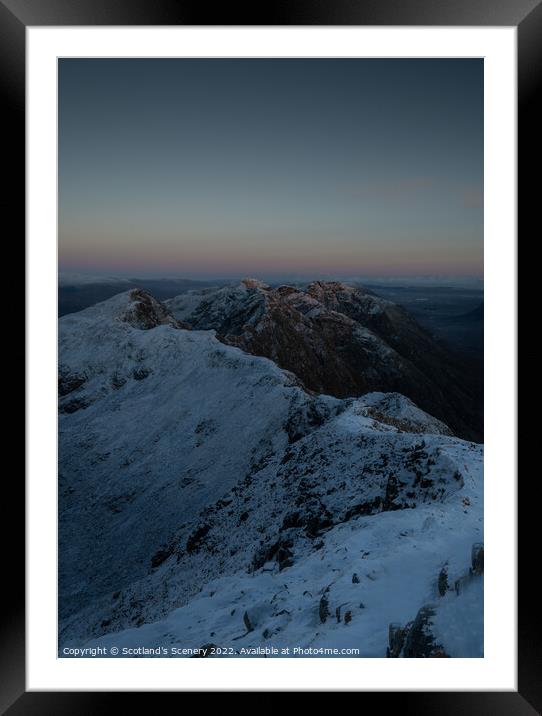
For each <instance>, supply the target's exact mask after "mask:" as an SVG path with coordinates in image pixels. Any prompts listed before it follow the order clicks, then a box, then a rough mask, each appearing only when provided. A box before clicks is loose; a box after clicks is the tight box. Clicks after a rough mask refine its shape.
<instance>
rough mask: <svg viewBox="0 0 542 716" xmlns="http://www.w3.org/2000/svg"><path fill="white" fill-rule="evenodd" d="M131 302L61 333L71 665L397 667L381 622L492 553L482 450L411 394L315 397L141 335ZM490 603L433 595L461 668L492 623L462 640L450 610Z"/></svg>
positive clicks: (64, 580) (186, 340)
mask: <svg viewBox="0 0 542 716" xmlns="http://www.w3.org/2000/svg"><path fill="white" fill-rule="evenodd" d="M133 301H134V298H133V295H132V293H131V292H126V293H123V294H120V295H119V296H115V297H113V298H112V299H109V300H108V301H105V302H104V303H101V304H97V305H96V306H94V307H92V308H89V309H86V310H85V311H81V312H79V313H76V314H70V315H67V316H65V317H63V318H61V319H60V321H59V329H60V330H59V333H60V345H59V351H60V360H61V366H62V369H61V375H62V376H63V381H64V384H65V386H66V388H65V391H67V392H65V394H64V395H62V396H61V398H60V409H61V414H60V419H59V429H60V444H59V449H60V463H59V464H60V474H59V538H60V550H59V554H60V564H59V573H60V655H62V649H63V648H64V647H73V648H79V647H83V646H84V647H91V646H98V645H101V646H108V645H109V646H112V645H115V646H117V647H122V646H123V645H125V646H127V647H128V646H129V647H130V648H132V647H143V646H146V647H149V648H150V647H153V648H155V647H157V646H162V647H164V646H167V645H170V646H171V645H179V646H182V647H191V648H199V647H202V646H203V645H204V644H208V643H211V642H212V643H215V644H218V645H221V646H227V647H228V648H229V647H232V648H233V649H234V650H235V651H239V650H240V649H241V647H252V648H256V647H258V646H270V645H273V646H277V647H285V646H300V647H307V648H308V647H337V648H342V647H345V648H346V647H347V648H350V647H355V648H357V649H359V656H362V657H367V656H374V657H382V656H385V652H386V646H387V633H388V625H389V623H390V622H399V623H402V624H404V623H406V622H407V621H410V620H412V619H413V618H414V616H415V614H416V612H417V611H418V609H419V608H420V607H421V606H423V605H424V604H426V603H428V602H433V601H434V600H435V599H438V592H437V578H438V574H439V571H440V569H441V568H442V566H443V565H444V564H445V563H447V564H448V565H449V569H450V574H458V575H459V574H461V573H463V572H464V571H465V569H467V568H468V563H469V559H470V548H471V545H472V544H473V543H474V542H481V541H483V523H482V506H483V475H482V467H483V449H482V446H480V445H476V444H474V443H470V442H466V441H463V440H460V439H457V438H454V437H452V436H451V435H450V434H449V431H448V430H447V428H446V426H445V425H444V424H443V423H441V422H440V421H438V420H436V419H435V418H432V417H431V416H429V415H427V414H426V413H424V412H423V411H421V410H420V409H419V408H417V407H416V406H415V405H414V404H413V403H412V402H411V401H410V400H408V399H407V398H405V397H404V396H402V395H400V394H397V393H391V394H384V393H373V394H368V395H365V396H363V397H362V398H359V399H347V400H340V399H337V398H332V397H330V396H318V395H311V394H308V393H307V392H306V391H305V390H303V388H302V387H301V386H300V385H299V382H298V381H297V380H296V378H295V376H292V374H290V373H288V372H286V371H282V370H280V369H279V368H278V367H277V366H276V365H275V364H274V363H273V362H272V361H271V360H268V359H266V358H259V357H255V356H252V355H248V354H246V353H244V352H242V351H241V350H239V349H237V348H234V347H231V346H228V345H224V344H223V343H221V342H219V341H218V340H217V338H216V337H215V334H214V331H190V330H184V329H182V328H178V327H176V326H175V325H173V324H171V323H167V322H166V323H164V324H163V325H157V326H156V327H153V328H151V329H150V330H142V329H141V327H138V324H137V323H136V324H135V325H133V324H132V323H130V322H127V316H130V315H132V310H133V306H132V304H133ZM157 310H158V309H157ZM73 386H75V387H73ZM277 544H281V545H283V547H282V550H283V552H285V551H286V552H288V551H289V552H290V553H291V559H289V560H284V561H280V559H279V556H278V552H277V549H278V548H274V547H273V546H274V545H275V546H276V545H277ZM288 545H289V546H288ZM273 549H274V551H273ZM279 551H280V550H279ZM354 573H355V574H357V575H358V577H359V582H355V581H354V582H353V581H352V576H353V574H354ZM326 589H328V591H327V593H326V594H327V597H328V599H329V608H330V612H331V614H330V616H329V618H328V619H327V620H326V621H325V623H321V620H320V616H319V603H320V600H321V598H322V595H323V593H324V592H325V590H326ZM454 600H455V601H454ZM480 602H481V597H480V594H479V589H477V588H476V587H473V589H472V591H467V590H465V592H464V594H461V595H460V596H459V597H455V595H452V594H450V595H447V596H446V597H444V598H442V599H441V600H440V601H439V609H438V610H437V612H436V616H435V627H434V628H435V632H436V633H438V634H439V635H444V636H443V638H444V643H445V646H446V648H449V649H450V652H452V651H453V652H454V653H453V654H452V653H451V654H450V655H452V656H465V655H466V652H468V654H469V655H473V654H474V652H477V653H480V651H481V648H482V647H481V636H480V626H481V622H480V620H479V618H478V617H475V616H473V617H472V625H470V626H469V627H468V628H469V630H470V631H469V634H470V636H468V637H467V636H465V633H464V628H463V627H462V623H463V622H462V621H461V619H462V616H464V613H465V609H464V608H461V607H458V605H459V604H461V605H465V604H466V605H468V613H469V614H472V615H475V614H477V613H478V612H479V610H480V608H481V607H480ZM337 607H341V612H340V616H341V619H340V621H337V619H336V616H335V610H336V608H337ZM476 610H478V612H477V611H476ZM347 611H350V613H351V617H352V619H351V621H350V622H349V623H347V624H346V623H345V622H344V613H345V612H347ZM245 612H246V613H247V615H248V618H249V621H250V623H251V625H252V627H253V631H250V632H249V633H248V634H246V635H245V631H246V626H245V623H244V620H243V615H244V614H245ZM469 624H470V622H469ZM448 642H449V645H450V646H449V647H448ZM160 655H163V654H160ZM168 655H172V654H168ZM234 655H235V654H234ZM240 655H241V654H240Z"/></svg>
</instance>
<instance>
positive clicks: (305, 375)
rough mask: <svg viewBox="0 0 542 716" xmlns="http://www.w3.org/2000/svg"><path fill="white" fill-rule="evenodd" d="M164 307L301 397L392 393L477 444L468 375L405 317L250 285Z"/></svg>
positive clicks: (327, 289)
mask: <svg viewBox="0 0 542 716" xmlns="http://www.w3.org/2000/svg"><path fill="white" fill-rule="evenodd" d="M197 295H198V294H196V293H191V294H190V295H189V297H187V296H179V297H178V298H174V299H170V300H169V301H168V302H167V305H168V307H169V308H170V310H171V312H172V313H173V314H174V315H175V316H177V317H178V318H182V319H183V320H186V321H187V322H188V323H189V324H190V325H191V326H192V327H193V328H196V329H205V330H208V329H214V330H216V331H217V335H218V337H219V338H220V340H222V341H223V342H224V343H227V344H229V345H235V346H238V347H239V348H242V349H243V350H244V351H246V352H248V353H253V354H254V355H260V356H266V357H268V358H271V359H272V360H273V361H274V362H276V363H277V364H278V365H279V366H280V367H282V368H285V369H287V370H290V371H292V372H293V373H295V374H296V375H297V376H298V377H299V378H300V379H301V381H302V382H303V384H304V385H305V387H306V388H308V389H309V390H313V391H315V392H318V393H325V394H330V395H334V396H336V397H338V398H345V397H350V396H359V395H362V394H364V393H367V392H370V391H383V392H393V391H397V392H400V393H402V394H404V395H406V396H408V397H409V398H410V399H411V400H413V401H414V402H415V403H416V404H417V405H419V406H420V407H421V408H422V409H423V410H426V411H427V412H429V413H430V414H431V415H435V416H436V417H438V418H439V419H441V420H443V421H444V422H446V423H447V424H448V425H449V426H450V428H451V429H452V430H453V432H454V433H455V434H456V435H459V436H461V437H464V438H467V439H473V440H480V439H481V435H482V424H481V423H482V421H481V410H480V407H479V405H480V401H479V399H477V397H476V395H475V394H474V392H475V388H474V385H471V381H470V379H469V373H468V371H466V370H465V368H464V366H463V365H462V364H461V362H460V360H459V359H458V358H457V357H454V356H451V355H450V353H449V351H448V350H446V349H445V348H444V347H443V346H442V345H441V344H440V343H438V342H437V341H436V340H435V339H433V338H432V337H431V336H430V335H429V334H428V333H427V332H426V331H425V330H424V329H423V328H421V326H420V325H419V324H418V323H417V322H416V321H415V320H414V319H413V318H412V317H411V316H410V315H409V314H408V313H407V312H406V311H405V310H404V309H402V308H400V307H399V306H397V305H396V304H394V303H392V302H391V301H387V300H385V299H383V298H380V297H378V296H374V295H372V294H371V293H369V292H368V291H366V290H364V289H362V288H359V287H352V286H347V285H345V284H343V283H339V282H336V281H316V282H313V283H311V284H309V285H308V286H307V287H305V288H303V289H300V288H298V287H293V286H279V287H277V288H271V287H270V286H268V285H266V284H265V283H262V282H261V281H257V280H255V279H246V280H244V281H242V282H241V283H239V284H238V285H232V286H225V287H223V288H220V289H218V290H215V291H212V292H209V291H207V292H204V293H203V292H202V293H201V294H199V296H200V300H199V303H198V302H197Z"/></svg>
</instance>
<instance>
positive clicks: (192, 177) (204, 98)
mask: <svg viewBox="0 0 542 716" xmlns="http://www.w3.org/2000/svg"><path fill="white" fill-rule="evenodd" d="M59 268H60V270H61V271H76V272H82V273H94V274H114V275H130V276H139V277H143V276H186V277H194V278H197V277H201V278H210V277H224V278H226V277H239V276H245V275H251V276H258V277H261V278H266V279H273V278H275V277H277V278H278V277H288V276H290V277H294V276H295V277H319V276H320V277H330V276H336V277H346V276H424V275H447V276H450V275H453V276H482V274H483V60H479V59H472V60H470V59H449V60H446V59H442V60H432V59H421V60H416V59H400V60H387V59H374V60H371V59H359V60H358V59H347V60H345V59H336V60H333V59H322V60H321V59H292V60H290V59H284V60H280V59H269V60H268V59H263V60H262V59H251V60H245V59H240V60H235V59H219V60H213V59H207V60H206V59H202V60H200V59H165V60H163V59H155V60H152V59H151V60H149V59H141V60H138V59H127V60H122V59H112V60H110V59H104V60H101V59H61V60H59Z"/></svg>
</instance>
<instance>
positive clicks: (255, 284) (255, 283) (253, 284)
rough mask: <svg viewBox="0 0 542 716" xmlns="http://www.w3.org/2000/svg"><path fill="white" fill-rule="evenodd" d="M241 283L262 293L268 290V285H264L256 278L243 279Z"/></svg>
mask: <svg viewBox="0 0 542 716" xmlns="http://www.w3.org/2000/svg"><path fill="white" fill-rule="evenodd" d="M241 283H242V284H243V286H246V287H247V288H260V289H262V290H264V291H265V290H267V289H269V288H270V286H269V284H267V283H264V282H263V281H260V280H259V279H257V278H244V279H243V280H242V281H241Z"/></svg>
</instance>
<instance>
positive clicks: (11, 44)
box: [0, 0, 542, 716]
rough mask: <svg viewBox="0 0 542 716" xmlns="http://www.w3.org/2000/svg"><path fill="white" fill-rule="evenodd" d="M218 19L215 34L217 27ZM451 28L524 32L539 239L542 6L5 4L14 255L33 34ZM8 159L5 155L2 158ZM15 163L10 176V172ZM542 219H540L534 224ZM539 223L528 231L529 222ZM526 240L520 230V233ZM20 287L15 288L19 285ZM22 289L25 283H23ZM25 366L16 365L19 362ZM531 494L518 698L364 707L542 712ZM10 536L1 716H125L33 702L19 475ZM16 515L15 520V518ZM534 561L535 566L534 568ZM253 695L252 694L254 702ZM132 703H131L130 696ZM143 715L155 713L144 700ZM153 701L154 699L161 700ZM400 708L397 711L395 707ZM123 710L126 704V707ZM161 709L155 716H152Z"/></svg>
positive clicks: (467, 696)
mask: <svg viewBox="0 0 542 716" xmlns="http://www.w3.org/2000/svg"><path fill="white" fill-rule="evenodd" d="M209 19H212V22H209ZM210 24H212V25H324V26H325V25H381V26H387V25H426V26H433V25H438V26H442V25H451V26H461V25H463V26H468V25H476V26H497V25H498V26H516V27H517V29H518V140H519V141H518V162H519V177H520V181H519V189H521V194H519V192H518V198H519V209H520V216H521V224H520V225H521V226H522V227H523V228H524V232H526V228H527V226H531V224H532V226H533V227H535V226H537V224H538V223H539V221H538V222H535V221H534V212H535V211H536V210H537V208H538V203H539V202H537V201H535V200H534V199H535V192H536V191H537V185H539V182H532V180H531V177H533V176H536V174H537V172H536V171H535V170H536V169H538V167H537V166H536V164H537V153H536V151H535V148H536V146H537V142H538V133H539V128H540V127H541V126H542V116H541V112H540V109H539V108H537V107H536V99H537V91H538V88H539V86H540V79H541V74H542V73H541V69H542V3H540V2H539V1H538V0H500V1H499V2H495V0H403V1H402V2H401V3H395V2H394V1H393V0H378V2H375V1H374V0H367V1H366V0H358V1H357V2H356V0H334V1H333V2H329V3H327V4H324V3H322V2H317V1H316V0H313V2H308V0H305V1H303V0H301V1H295V2H294V0H290V2H288V3H277V4H276V6H275V5H273V4H272V3H269V4H268V3H265V4H261V5H259V4H254V5H253V8H252V9H251V10H246V9H245V8H243V9H241V8H236V7H235V6H232V5H231V4H227V5H225V4H224V5H222V6H221V7H218V8H217V9H216V10H215V8H210V7H209V6H208V5H207V3H202V2H200V3H197V4H196V3H190V2H184V1H183V0H115V1H114V2H113V0H0V87H1V93H2V98H3V102H2V107H3V110H2V124H3V137H4V151H5V156H4V177H5V178H6V179H7V180H8V181H7V184H6V187H5V190H4V193H3V199H4V201H3V206H4V211H5V214H4V218H7V217H8V216H10V218H11V219H12V224H11V225H12V229H11V233H12V236H13V238H14V237H15V236H17V241H14V240H12V242H11V243H12V245H13V246H14V245H15V244H17V246H19V248H22V247H23V246H24V243H23V240H22V236H23V233H24V227H25V223H24V222H25V219H24V216H25V214H24V210H25V176H24V173H25V159H24V157H25V114H24V112H25V30H26V28H27V27H28V26H59V25H210ZM6 150H8V151H6ZM6 162H7V166H6ZM537 218H538V217H537ZM531 220H532V222H531ZM518 235H519V227H518ZM18 279H19V280H18ZM5 280H6V283H7V284H8V285H9V284H11V288H10V289H9V290H10V295H11V298H12V300H14V302H15V301H17V302H20V299H15V298H14V297H15V296H17V295H20V278H19V277H18V276H17V275H16V274H15V273H13V275H12V277H11V278H9V279H8V278H7V276H6V278H5ZM16 281H17V283H15V282H16ZM14 345H16V346H18V349H17V350H14V351H12V352H13V354H14V358H15V359H16V360H17V362H18V365H21V364H22V346H23V345H24V340H23V339H21V340H19V341H14ZM19 359H21V360H20V362H19ZM530 491H531V487H530V486H529V487H527V488H524V489H519V506H520V515H521V520H519V519H518V524H519V544H520V545H521V549H520V553H519V554H520V558H519V566H520V567H521V569H520V582H519V585H520V589H519V611H518V645H517V646H518V691H517V692H446V693H445V692H417V693H413V692H405V693H398V692H369V693H367V692H365V693H363V703H362V708H367V705H368V704H367V701H366V699H367V698H374V697H375V696H376V697H380V698H386V702H385V703H386V705H387V706H388V707H394V706H396V707H397V708H400V710H401V712H402V713H403V714H417V715H421V714H432V715H433V714H436V713H439V714H441V716H445V715H447V714H454V715H455V714H477V715H478V716H483V715H484V714H491V715H492V716H496V715H498V714H507V715H508V714H518V715H521V716H523V714H525V716H527V715H528V714H535V713H537V712H540V711H541V708H542V689H541V683H542V680H541V679H540V674H542V663H541V657H540V647H539V641H538V639H537V636H538V634H537V630H536V624H537V622H539V619H537V612H538V611H539V607H538V605H537V603H536V602H537V601H538V600H539V597H538V593H537V592H538V588H535V586H534V583H533V582H532V580H535V578H536V572H537V571H538V570H535V569H533V566H534V565H533V562H532V561H531V558H530V557H529V556H528V545H529V544H535V543H536V542H537V540H536V536H537V535H536V536H535V529H536V528H537V522H536V520H535V519H534V517H533V518H530V517H529V514H528V512H529V506H531V508H533V509H535V508H536V505H533V500H532V495H531V492H530ZM3 496H4V500H5V501H4V518H3V519H2V520H1V521H0V522H1V524H2V530H3V532H4V534H3V541H2V545H3V547H4V549H3V562H4V564H3V573H4V575H5V576H9V579H8V580H7V581H6V582H5V583H4V588H3V590H2V592H3V595H2V596H3V599H4V600H5V606H4V607H3V609H2V611H1V617H0V637H1V643H0V644H1V645H0V713H6V714H9V716H19V715H22V714H24V715H25V716H33V714H40V716H43V715H44V714H46V715H48V714H54V715H55V716H62V715H63V714H70V716H71V715H72V714H97V713H103V712H107V711H112V710H113V709H115V710H116V711H117V710H118V709H119V706H120V703H119V698H118V697H117V696H116V694H114V693H110V692H108V693H100V692H93V693H82V692H26V691H25V618H24V599H25V595H24V558H25V553H24V546H23V545H24V529H23V525H24V480H23V478H22V476H21V475H20V474H18V473H17V471H16V470H15V469H14V470H12V471H7V470H6V471H5V473H4V480H3ZM8 508H9V513H10V514H9V516H10V518H11V519H10V520H8V518H7V512H8ZM532 559H533V560H534V559H535V557H533V558H532ZM248 690H249V689H248V688H247V691H248ZM123 696H124V697H126V696H129V694H127V693H124V694H123ZM136 697H137V699H138V707H139V708H142V707H143V708H144V706H143V702H146V703H148V704H149V705H150V702H148V701H147V695H146V694H142V693H138V694H137V695H136ZM152 698H155V692H153V697H152ZM392 700H393V704H392ZM121 708H122V709H123V710H124V708H125V704H124V699H123V705H122V707H121ZM151 708H152V707H151ZM154 708H156V705H154Z"/></svg>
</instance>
